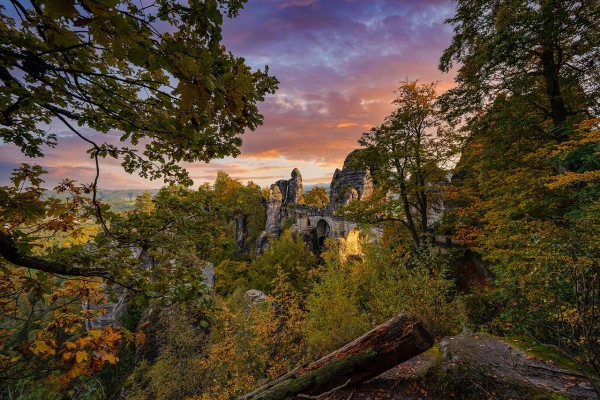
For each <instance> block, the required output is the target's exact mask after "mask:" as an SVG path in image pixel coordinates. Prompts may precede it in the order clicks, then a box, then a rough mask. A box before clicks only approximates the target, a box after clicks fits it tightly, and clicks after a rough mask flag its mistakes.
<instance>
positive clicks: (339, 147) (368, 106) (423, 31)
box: [0, 0, 454, 189]
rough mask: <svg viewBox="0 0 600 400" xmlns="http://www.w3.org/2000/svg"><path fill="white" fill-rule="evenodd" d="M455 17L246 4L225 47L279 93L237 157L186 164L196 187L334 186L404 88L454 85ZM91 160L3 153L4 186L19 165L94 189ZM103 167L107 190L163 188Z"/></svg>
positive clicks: (405, 7) (378, 6)
mask: <svg viewBox="0 0 600 400" xmlns="http://www.w3.org/2000/svg"><path fill="white" fill-rule="evenodd" d="M453 11H454V3H452V2H451V1H449V0H368V1H367V0H249V1H248V3H247V4H246V6H245V8H244V9H243V10H242V11H241V12H240V15H239V17H238V18H236V19H234V20H228V21H226V23H225V25H224V41H223V42H224V45H225V46H226V48H227V50H230V51H232V52H233V54H235V55H237V56H242V57H244V58H246V60H247V62H248V64H249V65H251V66H252V67H253V68H259V67H260V68H262V67H264V66H265V65H269V68H270V73H271V74H273V75H275V76H276V77H277V78H278V79H279V81H280V86H279V91H278V92H277V93H276V94H275V95H272V96H270V97H268V99H267V100H266V101H265V102H264V103H262V104H261V105H260V110H261V112H262V113H263V115H264V125H263V126H261V127H259V128H258V129H257V130H256V131H254V132H247V133H246V134H245V135H244V145H243V147H242V154H241V155H240V156H238V157H237V158H235V159H234V158H226V159H223V160H215V161H213V162H211V163H210V164H204V163H197V164H191V165H187V167H188V170H189V171H190V174H191V176H192V178H193V179H194V182H195V183H196V184H199V183H203V182H206V181H213V180H214V178H215V176H216V173H217V171H219V170H224V171H226V172H227V173H229V174H230V175H231V176H233V177H235V178H238V179H240V180H241V181H244V182H245V181H248V180H253V181H254V182H256V183H258V184H259V185H261V186H266V185H269V184H271V183H273V182H274V181H276V180H278V179H282V178H286V179H287V178H289V176H290V173H291V170H292V169H293V168H294V167H298V168H299V169H300V171H301V172H302V175H303V178H304V182H305V183H306V184H313V183H325V184H328V183H329V182H330V181H331V176H332V174H333V171H334V170H335V168H338V167H341V164H342V162H343V160H344V158H345V156H346V155H347V154H348V153H349V152H350V151H352V149H354V148H357V147H358V144H357V142H356V141H357V140H358V138H359V137H360V135H361V133H362V132H364V131H366V130H368V129H369V128H370V127H371V126H373V125H377V124H379V123H381V122H382V121H383V118H384V117H385V116H386V115H387V114H388V113H389V112H390V111H391V110H392V106H391V105H390V102H391V100H392V99H393V97H394V94H393V90H394V88H395V87H397V86H398V82H399V81H401V80H404V79H407V78H408V79H410V80H413V79H419V80H421V81H424V82H430V81H438V82H439V88H440V89H441V90H445V89H447V88H449V87H451V86H452V75H448V74H441V73H440V72H439V71H438V70H437V65H438V60H439V57H440V55H441V53H442V51H443V50H444V48H445V47H446V46H447V45H448V44H449V42H450V38H451V27H449V26H447V25H444V24H443V21H444V20H445V19H446V18H448V17H450V16H451V15H452V14H453ZM53 129H55V130H57V131H59V132H60V129H61V127H60V126H53ZM84 131H85V130H84ZM85 132H86V134H88V136H89V137H90V138H92V139H94V140H96V141H99V142H101V141H102V138H101V135H99V134H97V133H94V132H92V131H89V130H87V131H85ZM85 151H86V146H85V143H84V142H82V141H81V140H80V139H78V138H76V137H73V136H62V135H61V137H60V139H59V145H58V146H57V148H56V149H52V150H48V151H47V153H46V154H47V155H46V157H45V158H43V159H38V160H30V159H29V160H28V159H26V158H25V157H24V156H22V155H21V154H20V152H19V151H18V150H17V149H16V148H15V147H13V146H8V145H0V174H1V175H0V178H1V180H0V185H6V184H8V175H9V174H10V170H11V169H12V168H14V167H15V166H16V165H18V164H19V163H21V162H30V163H34V162H37V163H38V164H41V165H43V166H44V167H45V168H46V169H47V170H48V171H49V176H48V177H47V178H46V181H47V184H48V185H49V186H51V185H53V184H55V183H56V182H58V180H59V179H60V178H62V177H68V178H71V179H76V180H79V181H80V182H90V181H91V179H92V178H93V173H94V169H93V163H92V160H90V159H89V158H87V157H86V154H85ZM101 168H102V175H101V178H100V182H99V186H100V187H101V188H104V189H124V188H158V187H160V186H162V182H160V181H148V180H144V179H142V178H138V177H136V176H131V175H128V174H127V173H125V172H123V171H122V170H121V168H120V166H119V165H118V163H117V162H115V161H112V160H104V161H103V162H102V165H101Z"/></svg>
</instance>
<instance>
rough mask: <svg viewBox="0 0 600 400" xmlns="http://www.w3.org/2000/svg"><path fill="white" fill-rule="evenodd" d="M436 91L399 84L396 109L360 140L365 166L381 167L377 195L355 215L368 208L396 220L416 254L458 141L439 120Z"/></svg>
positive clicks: (427, 231)
mask: <svg viewBox="0 0 600 400" xmlns="http://www.w3.org/2000/svg"><path fill="white" fill-rule="evenodd" d="M435 90H436V85H435V84H434V83H431V84H419V83H418V82H417V81H414V82H411V81H404V82H401V84H400V87H399V88H398V89H397V90H396V91H395V93H396V95H397V97H396V99H395V100H394V102H393V103H394V104H395V105H396V106H397V108H396V110H394V111H393V112H392V114H390V115H389V116H388V117H386V119H385V121H384V122H383V124H381V125H380V126H378V127H374V128H372V129H371V130H370V131H369V132H366V133H363V135H362V137H361V139H360V140H359V143H360V144H361V145H362V146H364V147H366V148H367V151H366V152H364V153H362V154H363V155H362V156H361V157H363V158H366V159H367V160H366V162H367V165H369V164H375V165H378V166H379V168H378V171H377V172H376V174H375V175H376V176H375V179H376V180H377V182H378V183H379V184H378V189H377V190H378V191H379V192H380V193H379V194H378V195H375V196H373V197H372V200H371V201H367V202H366V203H365V204H362V202H361V204H360V205H358V206H356V207H354V211H358V214H360V213H361V209H366V210H367V212H369V211H373V212H372V214H373V215H374V217H375V219H376V220H380V221H384V220H395V221H399V222H400V223H401V224H402V225H403V226H404V227H405V228H406V229H407V231H408V232H409V234H410V236H411V239H412V243H413V246H414V248H415V249H419V248H420V247H421V245H423V244H424V243H426V240H427V237H429V236H430V233H431V228H432V222H433V220H432V217H433V214H434V213H435V212H437V211H439V208H440V206H441V196H442V190H443V189H442V188H443V184H444V183H445V182H446V181H447V179H446V174H447V172H446V171H447V169H448V168H449V166H450V162H451V161H452V157H453V156H454V155H455V154H456V153H457V150H458V147H457V146H458V137H457V135H456V133H455V132H454V131H453V130H452V129H451V128H450V127H449V126H448V125H447V124H445V123H444V121H443V118H442V115H441V113H440V110H439V108H438V107H437V105H436V98H437V95H436V92H435ZM364 205H366V207H364ZM369 208H370V210H369ZM349 209H350V210H352V209H353V208H352V206H350V207H349Z"/></svg>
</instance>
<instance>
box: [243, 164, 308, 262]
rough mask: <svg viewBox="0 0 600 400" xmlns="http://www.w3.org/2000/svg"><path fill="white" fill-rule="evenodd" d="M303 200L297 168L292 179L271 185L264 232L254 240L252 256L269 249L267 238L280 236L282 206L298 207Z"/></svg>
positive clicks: (302, 188)
mask: <svg viewBox="0 0 600 400" xmlns="http://www.w3.org/2000/svg"><path fill="white" fill-rule="evenodd" d="M303 198H304V187H303V186H302V174H300V170H299V169H298V168H294V170H293V171H292V178H291V179H288V180H285V179H282V180H279V181H277V182H275V183H274V184H272V185H271V188H270V189H269V199H268V200H267V222H266V224H265V230H264V231H263V232H262V233H261V234H260V235H259V237H258V238H257V240H256V249H255V252H254V254H255V255H258V254H260V253H262V252H263V251H265V250H266V249H267V248H268V247H269V238H272V237H279V235H280V234H281V219H282V216H283V214H282V211H283V210H282V207H283V206H284V205H300V204H301V203H302V200H303Z"/></svg>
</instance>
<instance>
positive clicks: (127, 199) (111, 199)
mask: <svg viewBox="0 0 600 400" xmlns="http://www.w3.org/2000/svg"><path fill="white" fill-rule="evenodd" d="M158 191H159V189H121V190H107V189H99V190H98V192H97V194H96V198H97V199H98V200H99V201H101V202H103V203H107V204H110V206H111V208H112V209H113V210H119V211H128V210H132V209H133V207H134V205H135V199H136V197H138V196H141V195H143V194H144V192H149V193H150V194H151V195H153V196H154V195H156V194H157V193H158ZM46 195H47V196H48V197H57V198H59V199H65V198H67V197H69V195H68V194H66V193H56V192H55V191H53V190H49V191H47V192H46ZM90 197H91V195H90Z"/></svg>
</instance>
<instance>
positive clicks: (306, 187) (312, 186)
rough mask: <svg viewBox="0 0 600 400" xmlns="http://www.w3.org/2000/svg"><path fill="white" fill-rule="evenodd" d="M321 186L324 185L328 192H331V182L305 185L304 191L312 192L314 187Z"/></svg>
mask: <svg viewBox="0 0 600 400" xmlns="http://www.w3.org/2000/svg"><path fill="white" fill-rule="evenodd" d="M317 186H321V187H324V188H325V190H327V192H329V183H313V184H311V185H303V187H304V193H307V192H310V191H311V190H312V189H313V188H315V187H317Z"/></svg>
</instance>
